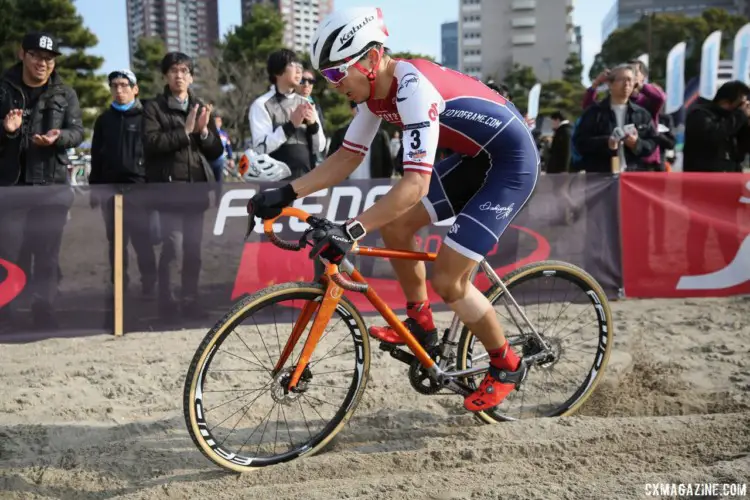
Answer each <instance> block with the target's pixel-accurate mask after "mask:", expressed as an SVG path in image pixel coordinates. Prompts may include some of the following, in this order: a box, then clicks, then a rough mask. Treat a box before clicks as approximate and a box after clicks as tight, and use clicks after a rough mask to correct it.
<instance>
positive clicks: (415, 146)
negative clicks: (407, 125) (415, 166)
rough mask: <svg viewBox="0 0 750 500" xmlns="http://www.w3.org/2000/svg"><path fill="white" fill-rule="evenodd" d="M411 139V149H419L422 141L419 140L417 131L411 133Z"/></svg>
mask: <svg viewBox="0 0 750 500" xmlns="http://www.w3.org/2000/svg"><path fill="white" fill-rule="evenodd" d="M411 138H412V139H414V142H412V143H411V148H412V149H419V146H421V145H422V139H421V138H420V133H419V130H417V129H414V130H412V131H411Z"/></svg>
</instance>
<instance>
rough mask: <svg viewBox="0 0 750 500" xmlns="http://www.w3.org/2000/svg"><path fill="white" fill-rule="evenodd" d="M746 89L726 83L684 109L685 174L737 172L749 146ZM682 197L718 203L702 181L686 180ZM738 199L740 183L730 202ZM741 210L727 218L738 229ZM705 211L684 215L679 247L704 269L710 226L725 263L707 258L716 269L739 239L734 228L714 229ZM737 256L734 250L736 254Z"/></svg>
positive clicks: (730, 255)
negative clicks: (684, 233) (682, 239)
mask: <svg viewBox="0 0 750 500" xmlns="http://www.w3.org/2000/svg"><path fill="white" fill-rule="evenodd" d="M748 96H750V88H748V86H747V85H745V84H744V83H743V82H740V81H736V80H735V81H729V82H726V83H725V84H724V85H722V86H721V87H719V90H718V91H717V92H716V95H715V96H714V98H713V100H710V101H709V100H707V99H702V98H701V99H700V100H699V101H697V102H696V103H695V104H693V106H691V108H690V109H689V110H688V115H687V119H686V121H685V146H684V149H683V154H684V159H683V171H684V172H712V173H719V172H742V164H741V162H742V160H743V159H744V158H745V155H746V153H747V152H748V150H750V137H749V136H750V126H749V125H748V121H749V120H750V102H748ZM684 186H685V187H684V188H683V196H684V197H685V199H686V200H690V204H691V205H693V206H705V207H710V206H712V205H713V204H715V203H716V202H717V200H716V197H715V196H714V195H713V193H712V192H711V190H707V189H705V186H704V184H703V183H695V182H686V183H685V184H684ZM741 197H742V184H741V183H738V184H737V193H736V195H735V196H733V197H731V200H733V201H731V203H733V204H734V203H735V201H734V200H738V199H740V198H741ZM741 217H742V213H741V211H740V210H737V215H736V220H734V221H726V222H727V223H729V224H733V225H736V226H737V227H741V221H740V218H741ZM715 220H716V219H715V218H712V217H711V216H710V215H708V216H707V217H702V218H701V219H700V220H699V219H697V218H696V217H695V216H691V217H690V218H689V226H688V230H687V238H686V241H685V244H684V245H681V247H682V248H684V249H685V251H686V253H687V261H688V264H689V266H690V269H704V268H705V266H704V264H705V261H706V254H707V253H709V252H707V249H708V245H709V242H710V240H709V237H708V236H709V232H710V231H711V229H713V232H714V233H715V234H716V239H717V240H718V242H719V244H718V247H719V250H720V253H721V255H722V257H723V260H724V262H723V263H719V262H716V261H714V262H712V263H710V264H708V267H709V268H712V269H719V268H721V267H724V266H727V265H729V263H730V262H732V261H733V260H734V258H735V254H736V252H737V249H738V248H739V246H740V241H741V237H744V235H739V234H738V233H737V231H733V230H731V229H729V230H728V229H726V228H720V227H714V226H715V224H714V223H713V221H715ZM737 255H739V254H737Z"/></svg>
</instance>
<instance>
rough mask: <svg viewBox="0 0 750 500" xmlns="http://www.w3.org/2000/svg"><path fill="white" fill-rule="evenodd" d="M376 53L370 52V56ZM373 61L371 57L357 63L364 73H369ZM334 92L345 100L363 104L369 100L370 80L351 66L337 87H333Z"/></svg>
mask: <svg viewBox="0 0 750 500" xmlns="http://www.w3.org/2000/svg"><path fill="white" fill-rule="evenodd" d="M373 52H375V54H376V56H377V51H370V55H372V53H373ZM372 64H373V61H371V57H367V58H365V59H362V60H360V61H359V65H360V66H362V67H363V68H364V69H365V70H366V71H369V70H370V68H371V67H372V66H371V65H372ZM334 88H335V89H336V92H338V93H339V94H341V95H343V96H345V97H346V98H347V100H349V101H354V102H356V103H362V102H365V101H366V100H367V99H369V98H370V80H368V79H367V76H365V74H364V73H362V71H360V70H359V69H357V68H355V67H354V66H351V67H350V68H349V69H348V71H347V74H346V78H344V79H343V80H341V83H340V84H339V85H336V86H334Z"/></svg>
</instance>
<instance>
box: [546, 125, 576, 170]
mask: <svg viewBox="0 0 750 500" xmlns="http://www.w3.org/2000/svg"><path fill="white" fill-rule="evenodd" d="M550 120H552V129H553V130H554V131H555V134H554V136H553V137H552V145H551V146H550V149H549V159H548V161H547V173H548V174H560V173H566V172H569V171H570V144H571V131H572V128H571V126H570V122H569V121H568V120H567V119H566V117H565V115H564V114H563V112H562V111H555V112H554V113H552V114H551V115H550Z"/></svg>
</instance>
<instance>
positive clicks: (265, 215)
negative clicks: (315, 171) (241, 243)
mask: <svg viewBox="0 0 750 500" xmlns="http://www.w3.org/2000/svg"><path fill="white" fill-rule="evenodd" d="M296 199H297V193H295V192H294V188H292V185H291V184H285V185H284V186H282V187H280V188H276V189H268V190H266V191H261V192H259V193H258V194H256V195H255V196H253V197H252V198H250V201H248V202H247V214H248V216H249V218H250V220H249V221H248V223H247V234H248V235H250V232H251V231H252V230H253V228H254V227H255V217H258V218H260V219H273V218H275V217H278V216H279V215H280V214H281V210H282V209H284V208H286V207H288V206H289V205H291V204H292V203H293V202H294V200H296Z"/></svg>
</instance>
